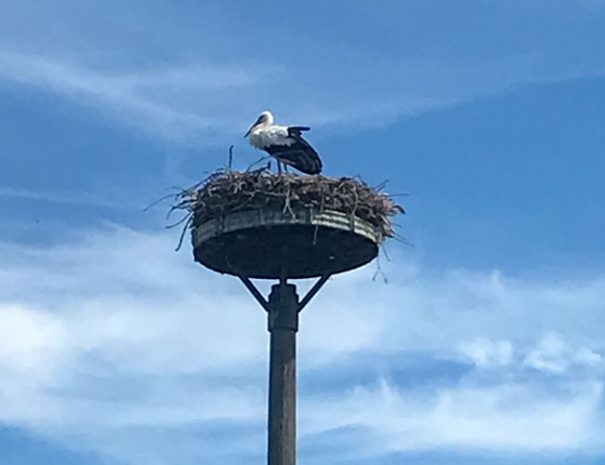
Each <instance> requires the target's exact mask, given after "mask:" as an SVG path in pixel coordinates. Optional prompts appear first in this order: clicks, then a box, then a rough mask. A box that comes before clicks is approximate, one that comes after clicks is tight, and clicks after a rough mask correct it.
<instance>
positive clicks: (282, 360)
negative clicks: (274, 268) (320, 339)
mask: <svg viewBox="0 0 605 465" xmlns="http://www.w3.org/2000/svg"><path fill="white" fill-rule="evenodd" d="M268 306H269V314H268V316H269V321H268V329H269V332H270V333H271V354H270V361H269V451H268V464H269V465H296V332H297V331H298V310H299V304H298V296H297V294H296V286H294V285H292V284H287V283H286V281H285V280H281V281H280V284H276V285H274V286H272V287H271V294H270V295H269V305H268Z"/></svg>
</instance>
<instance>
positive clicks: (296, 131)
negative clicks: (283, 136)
mask: <svg viewBox="0 0 605 465" xmlns="http://www.w3.org/2000/svg"><path fill="white" fill-rule="evenodd" d="M310 130H311V128H310V127H308V126H289V127H288V136H289V137H292V136H300V133H301V132H305V131H310Z"/></svg>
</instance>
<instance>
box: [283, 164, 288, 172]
mask: <svg viewBox="0 0 605 465" xmlns="http://www.w3.org/2000/svg"><path fill="white" fill-rule="evenodd" d="M284 171H285V172H286V173H287V172H288V165H287V164H286V163H284Z"/></svg>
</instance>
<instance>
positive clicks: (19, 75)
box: [0, 52, 267, 139]
mask: <svg viewBox="0 0 605 465" xmlns="http://www.w3.org/2000/svg"><path fill="white" fill-rule="evenodd" d="M0 69H1V71H0V79H3V80H5V81H13V82H17V83H21V84H26V85H30V86H34V87H37V88H41V89H43V90H46V91H49V92H53V93H57V94H60V95H63V96H65V97H67V98H70V99H72V100H74V101H76V102H78V103H82V104H85V105H91V106H93V107H95V108H97V109H99V110H101V111H102V112H105V113H108V114H109V115H111V116H112V117H115V118H117V119H119V120H120V121H121V122H123V123H126V124H129V125H134V126H136V127H138V128H139V129H145V130H147V131H149V132H152V133H154V134H156V135H158V136H161V137H166V138H169V139H171V138H182V137H186V136H189V135H191V134H192V133H194V132H196V131H198V132H200V131H203V132H205V133H209V132H214V131H225V130H228V126H226V125H227V124H228V123H229V120H228V118H227V120H225V117H226V115H223V118H221V119H216V118H213V106H216V104H217V102H218V99H217V97H216V93H217V92H224V93H229V91H231V90H235V91H237V92H236V93H239V94H240V95H241V93H242V91H245V90H246V89H249V88H250V87H251V86H252V85H253V84H254V83H256V81H257V80H258V79H259V78H260V76H261V75H262V74H263V73H266V72H267V71H266V70H265V71H263V70H261V69H260V67H259V68H257V69H255V72H254V73H251V72H250V70H245V69H244V68H242V67H238V66H221V65H215V64H196V65H193V66H184V67H180V68H166V69H148V70H141V69H136V70H132V71H128V70H126V71H122V70H112V71H99V70H96V71H95V70H91V69H87V68H83V67H82V66H81V65H78V64H72V63H70V62H67V61H63V60H57V59H51V58H47V57H44V56H39V55H24V54H17V53H10V52H0ZM192 100H195V101H196V102H197V103H198V104H199V107H197V108H196V107H195V106H194V105H191V101H192Z"/></svg>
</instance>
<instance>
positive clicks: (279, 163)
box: [277, 160, 281, 174]
mask: <svg viewBox="0 0 605 465" xmlns="http://www.w3.org/2000/svg"><path fill="white" fill-rule="evenodd" d="M277 172H278V173H280V174H281V162H280V161H279V160H277Z"/></svg>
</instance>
